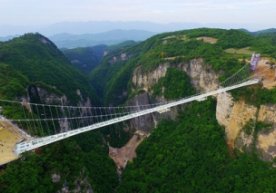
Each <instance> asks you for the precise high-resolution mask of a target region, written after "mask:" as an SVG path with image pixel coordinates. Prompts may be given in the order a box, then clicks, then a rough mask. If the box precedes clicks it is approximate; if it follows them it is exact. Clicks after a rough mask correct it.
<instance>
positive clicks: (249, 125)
mask: <svg viewBox="0 0 276 193" xmlns="http://www.w3.org/2000/svg"><path fill="white" fill-rule="evenodd" d="M254 129H255V121H254V120H252V119H250V120H249V121H248V122H247V123H246V124H245V126H244V127H243V128H242V130H243V131H244V132H245V133H246V134H247V135H251V134H252V133H253V131H254Z"/></svg>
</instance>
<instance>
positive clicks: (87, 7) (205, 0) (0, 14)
mask: <svg viewBox="0 0 276 193" xmlns="http://www.w3.org/2000/svg"><path fill="white" fill-rule="evenodd" d="M0 3H1V5H0V25H3V24H11V25H44V24H52V23H57V22H64V21H101V20H109V21H154V22H161V23H168V22H199V23H238V24H253V23H254V24H257V25H259V26H267V27H276V22H275V18H276V11H275V10H276V0H0ZM245 27H246V26H245Z"/></svg>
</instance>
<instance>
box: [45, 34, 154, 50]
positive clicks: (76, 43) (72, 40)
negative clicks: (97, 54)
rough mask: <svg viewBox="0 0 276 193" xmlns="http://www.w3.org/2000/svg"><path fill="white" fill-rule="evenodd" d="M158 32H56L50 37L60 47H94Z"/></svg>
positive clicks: (137, 38)
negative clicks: (76, 33)
mask: <svg viewBox="0 0 276 193" xmlns="http://www.w3.org/2000/svg"><path fill="white" fill-rule="evenodd" d="M154 34H156V33H153V32H149V31H144V30H112V31H107V32H102V33H96V34H80V35H75V34H56V35H53V36H50V39H51V40H52V41H53V42H54V43H55V44H56V45H57V46H58V47H59V48H69V49H70V48H78V47H92V46H95V45H100V44H105V45H115V44H119V43H122V42H124V41H129V40H132V41H144V40H146V39H147V38H149V37H151V36H153V35H154Z"/></svg>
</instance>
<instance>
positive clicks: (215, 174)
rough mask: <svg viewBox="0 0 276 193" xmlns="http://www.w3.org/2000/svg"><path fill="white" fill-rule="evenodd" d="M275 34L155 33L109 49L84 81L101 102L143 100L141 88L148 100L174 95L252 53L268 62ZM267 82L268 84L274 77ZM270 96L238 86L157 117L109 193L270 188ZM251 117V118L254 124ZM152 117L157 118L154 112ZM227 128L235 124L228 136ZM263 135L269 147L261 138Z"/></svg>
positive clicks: (201, 86)
mask: <svg viewBox="0 0 276 193" xmlns="http://www.w3.org/2000/svg"><path fill="white" fill-rule="evenodd" d="M274 38H275V37H274V36H271V35H264V36H258V37H255V36H253V35H252V34H250V33H248V32H244V31H241V30H222V29H206V28H203V29H195V30H185V31H179V32H173V33H165V34H160V35H157V36H154V37H152V38H150V39H148V40H147V41H144V42H142V43H140V44H138V45H135V46H131V47H124V48H121V50H116V51H114V52H111V53H109V54H108V55H107V56H106V57H105V58H104V60H103V62H102V64H100V65H99V66H98V67H97V68H96V69H95V70H94V71H92V73H91V75H90V80H91V83H93V85H95V88H96V89H97V91H98V93H99V95H100V96H102V97H101V98H103V99H104V102H105V103H106V104H115V105H116V104H121V103H128V101H135V102H136V104H137V103H138V104H143V105H147V104H148V103H144V102H145V100H144V99H143V100H140V99H141V96H145V93H146V94H147V95H148V96H149V99H148V100H149V101H150V103H152V102H153V103H154V102H160V101H164V100H165V101H167V100H173V99H177V98H181V97H184V96H189V95H192V94H193V93H195V92H199V91H205V90H210V89H214V88H216V85H217V86H218V85H219V84H220V82H222V81H224V80H225V79H226V78H227V77H229V76H231V75H232V74H233V73H234V72H236V71H237V70H239V69H240V68H241V67H243V66H244V65H248V61H249V60H250V58H251V54H252V53H254V52H257V53H261V55H262V58H263V59H262V62H261V65H263V63H265V64H264V65H267V66H268V68H270V67H269V65H270V64H273V63H274V61H275V57H276V52H275V51H276V44H275V41H274ZM262 67H264V66H262ZM270 73H272V74H274V70H273V69H272V70H270V72H269V74H270ZM245 76H248V74H245ZM269 76H270V75H269ZM98 80H104V81H98ZM268 81H271V82H272V84H273V85H275V84H274V83H273V78H271V79H269V80H268ZM231 97H234V98H235V99H231ZM274 99H275V88H274V87H272V88H271V87H266V85H264V87H262V86H257V87H251V88H245V89H241V90H237V91H235V92H233V93H231V94H230V95H229V99H228V98H227V97H226V98H224V97H221V98H217V103H216V102H215V101H213V100H211V101H209V100H208V101H207V102H201V103H199V104H194V103H193V104H190V105H188V107H187V108H185V110H184V112H182V113H181V112H180V115H179V117H178V119H177V121H176V122H166V121H165V122H160V123H159V126H158V127H157V128H155V130H154V131H153V132H152V133H151V136H150V137H149V138H148V139H146V140H145V142H144V143H142V145H141V146H140V147H139V148H138V154H137V158H136V159H134V161H133V162H130V163H129V164H128V166H127V168H126V170H125V171H124V173H123V175H122V181H121V183H120V185H119V187H118V188H117V190H116V192H145V193H146V192H164V193H165V192H275V191H276V189H275V187H274V185H273V184H274V183H275V181H274V179H275V177H276V173H275V172H276V171H275V169H273V167H272V164H273V160H274V162H275V158H274V156H273V155H274V153H275V152H274V150H272V147H274V142H275V139H273V135H274V134H273V133H274V131H275V128H274V127H273V129H271V127H270V126H265V125H270V124H274V123H275V120H274V119H273V115H271V113H273V112H274V111H275V110H276V109H275V108H274V106H273V104H275V100H274ZM227 100H230V101H231V102H230V103H229V104H230V105H229V106H227V104H228V102H227ZM216 108H217V109H225V112H220V111H216V110H215V109H216ZM236 109H237V110H236ZM250 109H252V110H253V111H252V114H251V113H249V112H250ZM268 109H271V110H270V111H271V112H270V111H269V110H268ZM236 111H238V113H239V114H237V115H236V114H235V112H236ZM264 112H265V113H264ZM172 113H173V112H172ZM243 113H245V114H243ZM169 114H170V113H169ZM271 116H272V117H271ZM216 118H217V119H216ZM161 119H162V118H161ZM239 119H241V120H239ZM250 119H252V120H254V121H257V123H256V125H255V126H253V127H252V126H250V124H251V125H252V123H251V122H250ZM153 120H155V121H156V120H159V121H160V117H159V116H157V115H153ZM262 121H263V122H262ZM218 122H219V124H218ZM232 122H233V123H232ZM267 122H269V124H267ZM271 122H272V123H271ZM146 124H151V123H150V121H147V122H146ZM219 125H222V126H223V127H221V126H219ZM136 127H137V130H144V129H143V127H142V126H141V125H136ZM224 127H225V129H224ZM232 130H233V132H236V130H238V133H237V134H235V138H233V139H232V135H233V133H231V131H232ZM268 136H270V139H272V140H271V141H270V142H269V145H268V146H269V147H270V148H269V149H271V150H269V151H270V152H268V151H267V149H266V150H265V149H263V145H264V144H263V143H266V142H262V141H261V139H262V138H264V139H266V137H268ZM246 141H247V142H246ZM248 141H249V142H248ZM250 141H251V142H250ZM246 143H249V144H246ZM241 152H243V153H241ZM244 152H246V153H244ZM272 152H273V153H272ZM260 159H266V160H267V161H268V162H267V163H266V162H264V161H261V160H260Z"/></svg>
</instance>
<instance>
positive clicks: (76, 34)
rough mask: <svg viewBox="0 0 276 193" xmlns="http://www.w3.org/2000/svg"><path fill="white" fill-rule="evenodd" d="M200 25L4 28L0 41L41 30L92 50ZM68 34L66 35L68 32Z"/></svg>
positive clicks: (0, 28) (84, 24)
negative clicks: (92, 47) (97, 46)
mask: <svg viewBox="0 0 276 193" xmlns="http://www.w3.org/2000/svg"><path fill="white" fill-rule="evenodd" d="M200 26H202V24H197V23H168V24H160V23H152V22H96V21H94V22H64V23H57V24H53V25H50V26H47V27H41V26H40V27H39V26H38V27H26V26H22V27H20V26H0V35H1V34H9V35H2V37H1V36H0V41H7V40H10V39H12V38H13V37H17V36H19V35H14V34H22V33H26V32H32V31H38V32H40V33H42V34H44V35H46V36H47V37H48V38H49V39H50V40H52V41H53V42H54V43H55V44H56V45H57V46H58V47H59V48H67V49H72V48H78V47H91V46H95V45H102V44H104V45H115V44H119V43H122V42H125V41H128V40H132V41H143V40H146V39H148V38H149V37H151V36H153V35H155V34H157V33H159V32H166V31H177V30H184V29H190V28H197V27H200ZM240 30H242V31H246V32H248V33H252V34H253V35H265V34H271V33H276V29H275V28H271V29H266V30H261V31H256V32H250V31H248V30H247V29H243V28H241V29H240ZM65 32H66V33H65Z"/></svg>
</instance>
